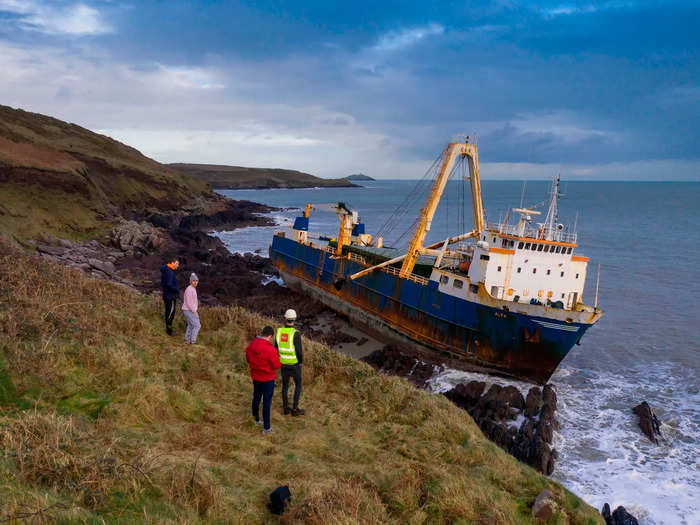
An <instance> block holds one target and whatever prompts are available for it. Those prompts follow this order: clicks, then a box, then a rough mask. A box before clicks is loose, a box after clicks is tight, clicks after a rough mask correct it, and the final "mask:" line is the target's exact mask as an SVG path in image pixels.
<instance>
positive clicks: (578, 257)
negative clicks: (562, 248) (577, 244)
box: [571, 255, 588, 262]
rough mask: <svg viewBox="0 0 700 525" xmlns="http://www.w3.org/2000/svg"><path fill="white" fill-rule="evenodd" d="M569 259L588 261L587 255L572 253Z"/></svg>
mask: <svg viewBox="0 0 700 525" xmlns="http://www.w3.org/2000/svg"><path fill="white" fill-rule="evenodd" d="M571 260H572V261H583V262H588V257H584V256H583V255H572V256H571Z"/></svg>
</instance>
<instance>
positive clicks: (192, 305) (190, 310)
mask: <svg viewBox="0 0 700 525" xmlns="http://www.w3.org/2000/svg"><path fill="white" fill-rule="evenodd" d="M198 284H199V277H197V274H196V273H194V272H193V273H191V274H190V285H189V286H188V287H187V289H186V290H185V297H184V298H183V300H182V313H183V314H184V315H185V319H187V330H185V344H186V345H195V344H197V334H199V329H200V328H201V326H202V325H201V324H200V322H199V313H198V312H197V309H198V307H199V302H198V301H197V285H198Z"/></svg>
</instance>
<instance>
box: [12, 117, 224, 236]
mask: <svg viewBox="0 0 700 525" xmlns="http://www.w3.org/2000/svg"><path fill="white" fill-rule="evenodd" d="M224 209H225V200H224V199H223V198H221V197H220V196H218V195H217V194H215V193H214V192H213V191H212V190H211V188H210V187H209V186H208V185H207V184H206V183H203V182H201V181H197V180H194V179H192V178H190V177H188V176H187V175H184V174H182V173H179V172H176V171H174V170H172V169H170V168H168V167H167V166H164V165H162V164H160V163H158V162H156V161H155V160H153V159H149V158H148V157H146V156H144V155H142V154H141V153H140V152H139V151H137V150H136V149H134V148H131V147H129V146H127V145H125V144H122V143H120V142H117V141H115V140H113V139H110V138H109V137H105V136H103V135H99V134H97V133H93V132H91V131H89V130H87V129H85V128H81V127H80V126H77V125H75V124H69V123H67V122H62V121H60V120H57V119H54V118H51V117H48V116H45V115H40V114H37V113H29V112H25V111H22V110H18V109H12V108H9V107H7V106H0V230H2V231H3V232H4V233H5V234H9V236H11V237H13V238H14V239H15V240H18V241H20V242H22V241H25V240H27V239H36V238H38V237H39V236H41V235H56V236H58V237H68V238H72V239H85V238H97V237H99V236H100V235H104V234H105V233H107V232H108V231H109V230H110V229H111V228H112V227H113V226H114V225H115V224H117V223H118V222H119V221H121V220H122V219H142V218H145V217H147V216H148V215H150V214H153V213H155V212H159V211H161V212H162V211H168V212H176V213H180V214H182V215H184V214H188V213H197V212H198V213H208V214H211V213H215V212H217V211H220V210H224Z"/></svg>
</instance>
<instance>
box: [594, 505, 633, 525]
mask: <svg viewBox="0 0 700 525" xmlns="http://www.w3.org/2000/svg"><path fill="white" fill-rule="evenodd" d="M600 514H601V516H603V519H604V520H605V525H639V521H637V518H635V517H634V516H632V515H631V514H630V513H629V512H627V509H625V507H623V506H622V505H620V506H619V507H617V508H616V509H615V510H614V511H613V513H612V514H611V513H610V505H608V504H607V503H606V504H605V505H603V509H602V510H601V511H600Z"/></svg>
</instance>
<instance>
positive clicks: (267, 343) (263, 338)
mask: <svg viewBox="0 0 700 525" xmlns="http://www.w3.org/2000/svg"><path fill="white" fill-rule="evenodd" d="M274 336H275V331H274V330H273V329H272V327H271V326H266V327H265V328H263V331H262V333H261V334H260V335H259V336H258V337H256V338H255V339H253V340H252V341H251V343H250V344H249V345H248V347H247V348H246V349H245V359H246V361H248V366H249V367H250V377H251V379H252V380H253V404H252V412H253V417H254V418H255V424H256V425H260V400H261V399H262V403H263V431H262V433H263V434H272V427H271V426H270V407H271V406H272V394H273V392H274V391H275V378H276V377H277V370H279V368H280V366H281V365H280V358H279V356H278V355H277V350H276V349H275V347H274V346H272V338H273V337H274Z"/></svg>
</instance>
